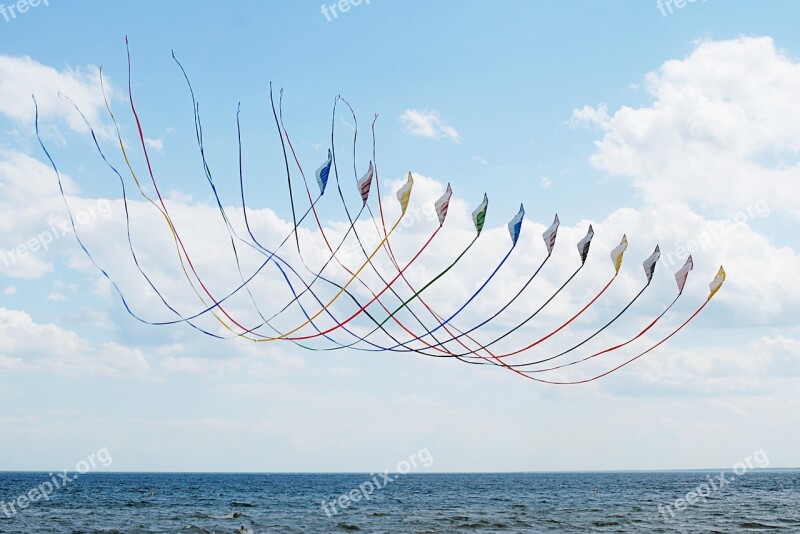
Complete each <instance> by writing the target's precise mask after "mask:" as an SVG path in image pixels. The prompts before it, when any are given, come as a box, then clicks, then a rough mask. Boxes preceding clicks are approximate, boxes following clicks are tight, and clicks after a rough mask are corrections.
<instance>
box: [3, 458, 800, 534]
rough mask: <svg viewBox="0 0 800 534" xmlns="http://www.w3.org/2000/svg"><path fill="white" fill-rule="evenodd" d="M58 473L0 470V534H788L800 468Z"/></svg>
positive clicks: (797, 506) (794, 519) (798, 497)
mask: <svg viewBox="0 0 800 534" xmlns="http://www.w3.org/2000/svg"><path fill="white" fill-rule="evenodd" d="M59 476H60V475H58V474H57V473H53V474H50V473H29V472H4V473H0V501H1V502H2V504H0V532H8V533H11V532H14V533H27V534H39V533H74V534H78V533H81V534H82V533H87V534H88V533H107V534H110V533H129V532H130V533H156V532H159V533H167V532H169V533H173V532H174V533H245V532H246V533H277V532H286V533H289V532H313V533H316V532H387V533H395V532H398V533H437V532H442V533H449V532H469V533H477V532H503V533H506V532H581V533H583V532H719V533H730V532H765V531H770V532H772V531H776V532H800V470H772V469H770V470H766V469H765V470H760V469H759V470H751V471H749V472H745V473H740V474H738V475H737V474H736V473H734V472H732V471H730V470H728V471H725V470H714V471H676V472H663V471H659V472H593V473H501V474H456V473H453V474H415V473H407V474H400V473H350V474H203V473H196V474H185V473H181V474H170V473H152V474H151V473H92V472H90V473H86V474H83V475H78V474H67V476H68V477H70V478H72V480H70V481H69V482H65V481H64V480H63V479H61V480H60V479H59ZM45 483H49V484H50V485H52V486H53V487H52V490H51V488H50V486H48V485H47V484H45ZM56 484H57V485H56ZM45 494H46V498H45ZM21 497H22V498H21ZM22 505H24V506H22Z"/></svg>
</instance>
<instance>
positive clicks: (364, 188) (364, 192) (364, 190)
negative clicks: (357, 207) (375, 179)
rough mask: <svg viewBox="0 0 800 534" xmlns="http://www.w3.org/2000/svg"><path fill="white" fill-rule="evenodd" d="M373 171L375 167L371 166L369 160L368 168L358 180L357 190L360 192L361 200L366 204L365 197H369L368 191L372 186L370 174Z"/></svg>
mask: <svg viewBox="0 0 800 534" xmlns="http://www.w3.org/2000/svg"><path fill="white" fill-rule="evenodd" d="M374 172H375V169H374V168H373V167H372V162H371V161H370V162H369V169H367V172H366V173H365V174H364V176H362V177H361V179H360V180H359V181H358V192H359V193H361V200H363V201H364V205H366V204H367V199H369V191H370V189H371V188H372V175H373V173H374Z"/></svg>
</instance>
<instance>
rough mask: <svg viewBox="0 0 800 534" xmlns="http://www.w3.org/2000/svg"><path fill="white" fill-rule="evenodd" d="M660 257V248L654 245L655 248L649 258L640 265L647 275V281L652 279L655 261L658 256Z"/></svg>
mask: <svg viewBox="0 0 800 534" xmlns="http://www.w3.org/2000/svg"><path fill="white" fill-rule="evenodd" d="M660 257H661V249H659V248H658V245H656V250H655V252H653V253H652V254H651V255H650V257H649V258H647V259H646V260H644V263H643V264H642V267H644V274H645V275H647V283H650V280H652V279H653V273H655V272H656V263H657V262H658V258H660Z"/></svg>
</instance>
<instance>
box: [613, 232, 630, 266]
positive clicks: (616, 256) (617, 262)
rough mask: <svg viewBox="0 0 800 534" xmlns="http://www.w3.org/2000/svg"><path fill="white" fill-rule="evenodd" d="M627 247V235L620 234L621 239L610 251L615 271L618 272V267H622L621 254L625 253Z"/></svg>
mask: <svg viewBox="0 0 800 534" xmlns="http://www.w3.org/2000/svg"><path fill="white" fill-rule="evenodd" d="M627 248H628V236H626V235H625V234H622V241H620V242H619V245H617V246H616V247H615V248H614V250H612V251H611V261H612V262H614V269H615V270H616V272H619V268H620V267H622V255H623V254H625V249H627Z"/></svg>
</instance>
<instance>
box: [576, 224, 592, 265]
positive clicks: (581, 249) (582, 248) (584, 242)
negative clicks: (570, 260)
mask: <svg viewBox="0 0 800 534" xmlns="http://www.w3.org/2000/svg"><path fill="white" fill-rule="evenodd" d="M593 237H594V229H593V228H592V225H591V224H590V225H589V231H588V232H586V236H585V237H584V238H583V239H581V240H580V241H578V254H580V255H581V265H583V264H584V263H586V258H587V257H588V256H589V245H591V244H592V238H593Z"/></svg>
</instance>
